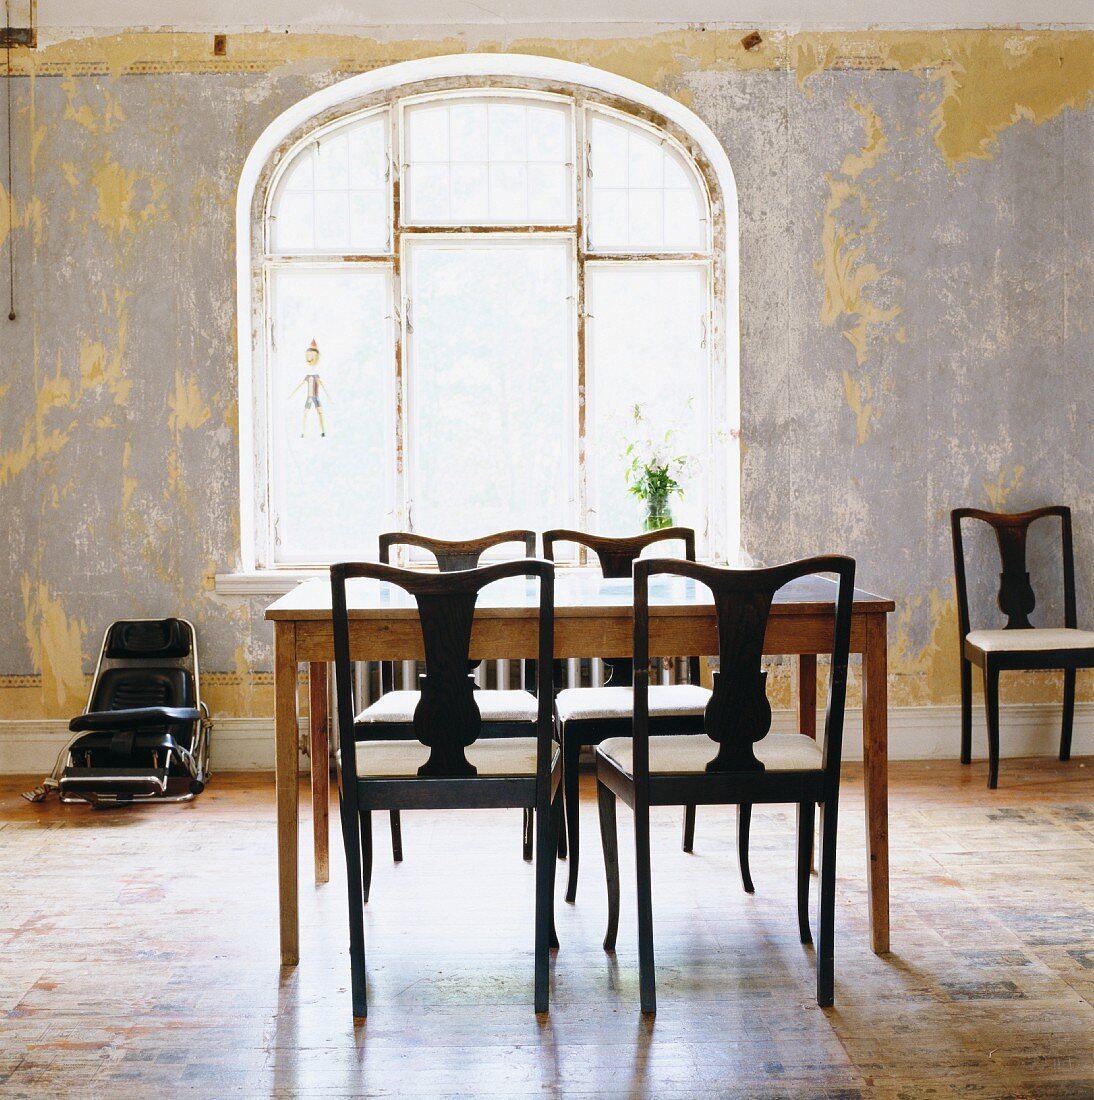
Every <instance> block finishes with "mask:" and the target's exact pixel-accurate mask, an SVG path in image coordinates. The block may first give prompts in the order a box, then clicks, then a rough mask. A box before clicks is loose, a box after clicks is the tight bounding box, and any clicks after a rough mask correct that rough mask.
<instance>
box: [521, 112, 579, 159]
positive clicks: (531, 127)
mask: <svg viewBox="0 0 1094 1100" xmlns="http://www.w3.org/2000/svg"><path fill="white" fill-rule="evenodd" d="M567 114H568V113H567V112H565V111H560V110H558V109H557V108H556V107H529V108H528V122H527V126H528V159H529V160H530V161H546V162H548V163H553V164H564V163H565V162H566V161H567V160H569V154H568V152H567V149H568V148H569V142H568V141H567V131H568V126H567V123H568V121H569V120H568V117H567Z"/></svg>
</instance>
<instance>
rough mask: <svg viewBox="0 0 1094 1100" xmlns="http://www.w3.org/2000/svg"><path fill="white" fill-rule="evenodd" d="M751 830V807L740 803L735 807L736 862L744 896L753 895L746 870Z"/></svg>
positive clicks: (752, 887) (750, 881)
mask: <svg viewBox="0 0 1094 1100" xmlns="http://www.w3.org/2000/svg"><path fill="white" fill-rule="evenodd" d="M751 829H752V806H751V804H749V803H747V802H742V803H740V804H739V805H738V806H737V862H738V864H739V865H740V868H741V885H742V886H743V887H744V889H745V893H746V894H754V893H755V892H756V887H755V886H753V885H752V873H751V871H750V870H749V868H748V835H749V832H750V831H751Z"/></svg>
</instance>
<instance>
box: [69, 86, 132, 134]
mask: <svg viewBox="0 0 1094 1100" xmlns="http://www.w3.org/2000/svg"><path fill="white" fill-rule="evenodd" d="M61 90H62V91H63V92H64V93H65V100H66V102H65V119H66V120H67V121H69V122H75V123H77V124H78V125H80V126H82V127H83V128H84V129H85V130H87V132H88V133H90V134H98V133H103V134H109V133H110V132H111V131H112V130H116V129H117V127H118V124H119V123H120V122H124V121H125V112H124V111H123V110H122V105H121V104H120V103H119V102H118V99H117V97H116V96H114V95H113V94H112V93H111V91H110V89H109V88H108V87H103V88H100V91H101V92H102V96H103V111H102V114H101V115H100V114H96V113H95V111H94V110H93V109H92V107H91V105H90V104H88V103H81V104H80V105H79V107H77V106H76V97H77V96H78V94H79V91H78V89H77V87H76V79H75V77H74V76H72V75H70V76H68V77H66V78H65V79H64V80H62V81H61Z"/></svg>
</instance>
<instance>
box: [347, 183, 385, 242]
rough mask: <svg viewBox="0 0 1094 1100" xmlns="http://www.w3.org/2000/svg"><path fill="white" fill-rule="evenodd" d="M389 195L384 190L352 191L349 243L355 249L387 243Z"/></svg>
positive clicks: (350, 198)
mask: <svg viewBox="0 0 1094 1100" xmlns="http://www.w3.org/2000/svg"><path fill="white" fill-rule="evenodd" d="M386 198H387V196H386V195H384V193H383V192H382V191H352V192H351V193H350V197H349V243H350V245H351V247H352V248H353V249H354V251H360V252H366V251H371V250H372V249H373V248H374V247H375V244H376V242H377V241H380V240H382V241H383V242H384V244H385V245H386V244H387V237H386V234H387V201H386Z"/></svg>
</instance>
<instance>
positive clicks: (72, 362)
mask: <svg viewBox="0 0 1094 1100" xmlns="http://www.w3.org/2000/svg"><path fill="white" fill-rule="evenodd" d="M985 48H987V47H985ZM73 49H74V50H75V47H74V48H73ZM87 49H88V50H90V49H91V47H87ZM75 52H76V53H78V50H76V51H75ZM559 52H560V53H562V54H563V55H566V54H567V50H566V48H565V44H564V43H563V44H561V45H560V47H559ZM307 55H308V50H307V48H306V45H300V46H299V47H298V48H297V49H296V50H295V52H294V54H293V55H292V56H290V57H288V58H287V59H284V60H282V61H281V62H279V63H277V64H274V63H272V62H269V63H265V64H263V65H261V66H257V68H258V69H259V71H241V70H240V69H231V68H229V69H226V70H225V71H195V72H180V71H162V72H159V71H148V72H136V71H128V70H125V69H124V68H122V69H121V70H120V71H113V72H112V71H101V69H100V71H93V72H88V73H86V74H82V73H81V72H80V67H79V65H78V64H77V63H76V62H75V61H73V62H72V63H71V64H69V65H68V68H67V69H66V68H65V66H64V65H63V64H62V63H61V61H58V63H57V65H56V66H55V71H51V70H50V68H49V66H46V65H44V66H43V67H42V70H41V71H38V72H36V73H35V74H34V75H33V77H31V76H29V75H24V76H19V77H16V78H15V79H14V81H13V87H12V96H13V112H14V126H13V138H14V164H15V166H16V184H15V188H14V198H15V205H16V219H15V224H16V228H15V231H14V233H13V241H14V245H15V276H16V307H17V310H18V319H17V320H16V321H15V322H13V323H9V322H8V321H6V320H3V319H0V372H2V373H0V514H2V517H3V520H2V523H0V712H3V713H2V714H0V716H3V717H21V716H27V715H32V716H33V715H62V714H67V713H69V712H71V711H72V710H73V709H79V706H78V704H79V703H80V702H81V700H80V698H79V696H80V694H81V693H82V691H83V678H84V676H85V675H86V674H87V673H88V672H89V671H90V667H91V663H92V661H93V659H94V656H95V653H96V651H97V646H98V639H99V637H100V636H101V631H102V630H103V628H104V627H105V626H106V624H107V623H108V622H109V621H110V620H112V619H115V618H118V617H123V616H143V615H160V614H167V613H171V614H180V615H185V616H187V617H189V618H191V619H193V620H194V621H195V622H196V623H197V624H198V627H199V631H200V634H201V638H202V642H203V648H204V659H205V664H206V667H207V668H208V669H210V670H212V671H214V672H216V673H218V674H220V679H219V680H217V679H216V678H213V679H212V680H211V681H210V682H211V683H213V684H214V687H216V690H217V691H218V692H219V694H218V695H217V698H216V705H217V707H218V709H220V710H222V711H224V712H226V713H238V714H249V713H268V712H269V709H270V707H269V696H268V689H265V688H264V687H263V684H264V683H266V680H267V679H268V678H265V677H258V678H256V677H255V676H254V673H255V672H258V673H265V672H268V670H269V668H270V642H271V637H272V632H271V629H270V627H269V625H268V624H266V623H265V622H264V621H263V620H262V608H263V607H264V605H265V603H266V602H268V601H267V600H266V599H265V598H261V597H257V598H254V599H238V598H229V597H224V596H218V595H217V594H216V593H215V592H214V591H213V583H212V577H213V574H214V573H216V572H225V571H230V570H231V569H232V568H234V567H235V565H236V564H237V560H238V553H239V549H238V546H239V501H238V466H239V453H238V441H237V429H236V422H237V416H238V404H237V396H238V391H237V381H238V380H237V367H236V355H235V341H236V336H235V256H234V195H235V188H236V183H237V180H238V177H239V173H240V170H241V167H242V165H243V162H244V159H245V157H246V156H247V153H248V151H249V150H250V148H251V146H252V144H253V143H254V141H255V140H256V138H257V137H258V135H259V134H260V132H261V131H262V129H263V128H264V127H265V126H266V125H267V124H268V123H269V122H270V121H271V120H272V119H273V118H274V117H276V116H277V115H278V114H279V113H280V112H282V111H284V110H285V109H286V108H287V107H289V106H290V105H291V104H293V103H294V102H296V101H297V100H299V99H301V98H302V97H303V96H305V95H307V94H309V93H311V92H312V91H314V90H315V89H316V88H317V87H319V86H321V85H323V84H326V83H329V82H330V81H332V80H335V79H339V78H341V77H342V76H345V75H349V74H348V72H346V71H340V70H338V69H337V68H334V67H332V63H331V62H329V61H326V60H324V59H323V57H321V56H316V57H314V58H312V57H309V56H307ZM573 55H574V57H575V59H577V60H581V59H582V58H583V56H584V55H583V54H582V53H581V51H579V50H577V49H576V48H575V49H574V51H573ZM66 56H67V55H66ZM108 56H112V57H113V56H116V54H112V55H108ZM62 60H63V59H62ZM91 67H92V68H94V66H91ZM605 67H610V65H606V66H605ZM153 68H154V67H153ZM108 69H109V66H108ZM628 75H630V74H629V73H628ZM799 75H800V74H799V73H796V72H795V71H793V69H792V68H791V67H790V66H789V65H778V64H772V65H771V66H768V67H765V68H757V69H756V70H748V69H734V68H731V67H729V68H727V67H720V66H717V65H709V64H707V63H706V62H705V61H701V60H700V61H696V62H695V63H694V64H689V63H688V62H687V60H686V59H685V60H684V61H682V62H679V64H678V66H677V69H676V70H674V72H673V73H672V74H671V76H668V77H666V76H664V75H663V74H662V77H661V78H660V79H661V84H662V86H663V87H665V88H666V90H669V91H670V92H671V93H672V94H675V95H678V96H680V98H682V99H684V101H685V102H687V103H688V104H689V105H690V106H691V107H692V108H693V110H695V111H696V113H697V114H698V115H699V116H700V117H701V118H703V119H704V120H705V121H706V122H707V123H708V124H709V125H710V127H711V128H712V129H713V131H714V132H715V133H716V134H717V135H718V137H719V139H720V140H721V141H722V143H723V144H724V146H725V149H726V151H727V152H728V155H729V158H730V161H731V163H732V165H733V169H734V172H735V174H736V178H737V185H738V189H739V198H740V225H741V239H740V261H741V393H742V407H743V424H742V438H743V443H744V459H743V490H742V492H743V505H742V531H743V542H744V546H745V548H746V549H747V550H748V551H749V552H750V553H751V554H752V555H753V556H754V557H755V558H756V559H758V560H759V561H762V562H775V561H777V560H780V559H784V558H788V557H792V556H799V555H803V554H807V553H812V552H815V551H821V550H825V551H841V552H846V553H850V554H853V555H854V556H855V557H856V558H858V560H859V576H860V579H861V583H862V585H863V586H864V587H867V588H870V589H873V590H875V591H878V592H881V593H883V594H886V595H889V596H891V597H892V598H894V599H895V600H896V601H897V608H898V611H897V614H896V615H895V616H894V617H893V621H892V624H891V635H890V637H891V643H892V650H891V671H892V680H893V702H896V703H919V702H952V701H953V700H954V697H955V691H956V684H957V680H956V673H957V670H956V662H955V659H954V658H955V654H956V644H955V639H954V637H953V636H952V634H953V631H954V630H955V629H956V627H955V619H954V614H953V601H952V590H951V577H952V563H951V559H950V548H949V534H948V510H949V509H950V508H951V507H954V506H957V505H961V504H973V505H979V506H985V507H992V506H998V507H1005V508H1007V509H1008V510H1019V509H1023V508H1026V507H1032V506H1036V505H1040V504H1044V503H1048V502H1058V501H1062V502H1068V503H1070V504H1071V505H1072V506H1073V507H1074V508H1075V510H1076V515H1075V521H1076V530H1077V534H1078V542H1077V547H1076V550H1077V557H1078V565H1079V568H1078V574H1079V601H1080V608H1085V609H1086V611H1087V613H1088V614H1087V620H1088V622H1089V621H1090V620H1091V615H1090V611H1091V609H1092V608H1094V497H1092V494H1091V485H1092V476H1091V475H1092V458H1094V450H1092V447H1091V439H1090V425H1091V419H1092V418H1091V407H1090V403H1091V391H1092V386H1091V361H1092V354H1091V353H1092V350H1094V349H1092V338H1091V327H1090V325H1091V316H1092V309H1091V306H1092V281H1091V266H1092V255H1094V250H1092V245H1091V241H1092V232H1091V230H1092V228H1094V224H1092V222H1094V202H1092V199H1094V160H1092V158H1094V141H1092V138H1094V132H1092V130H1094V114H1092V112H1091V111H1090V110H1081V109H1077V108H1076V107H1072V106H1064V107H1063V108H1062V109H1060V110H1059V111H1056V112H1055V113H1053V114H1052V116H1051V117H1047V118H1045V119H1044V120H1043V121H1040V122H1039V123H1038V122H1035V121H1033V120H1030V119H1029V118H1020V119H1019V120H1017V121H1015V122H1014V123H1013V124H1012V125H1008V126H1007V127H1006V128H1004V129H1002V130H1001V132H999V133H998V135H997V138H996V142H995V144H994V145H992V147H991V149H990V156H988V157H986V158H984V159H981V158H980V157H979V156H971V157H968V158H967V159H963V160H962V161H961V162H960V163H956V164H953V163H948V161H947V157H945V156H944V155H942V153H941V152H940V149H939V147H938V144H937V143H936V142H935V141H934V140H933V136H932V135H933V134H934V133H935V132H936V130H937V119H936V117H935V116H936V112H937V111H938V109H939V104H940V101H941V99H942V97H943V95H945V94H947V93H946V90H945V87H944V85H943V84H942V83H941V82H938V81H931V80H925V79H924V78H923V76H922V74H921V73H917V72H912V71H899V70H898V69H896V68H884V69H878V70H876V71H871V70H861V69H857V68H854V67H847V68H841V67H838V66H837V67H835V68H831V67H830V68H825V69H823V70H822V71H819V72H816V73H815V74H812V75H810V76H809V78H808V81H807V82H806V83H805V85H804V87H803V86H802V84H801V82H800V80H799ZM1084 94H1085V93H1084ZM1082 102H1083V103H1085V102H1086V99H1085V98H1084V99H1083V100H1082ZM879 129H880V133H881V134H882V135H883V136H882V138H881V139H880V140H879V138H878V130H879ZM848 158H850V159H848ZM3 218H4V219H5V221H4V222H3V223H0V229H4V228H6V214H5V215H3ZM3 235H6V234H0V236H3ZM858 250H861V251H858ZM4 258H5V259H6V250H5V253H4ZM5 285H6V280H5ZM833 288H835V290H836V291H838V294H837V298H838V299H839V300H834V299H833V298H832V291H833ZM826 289H827V291H828V292H829V298H828V300H827V302H826V297H825V295H826ZM840 294H842V295H844V297H842V298H839V295H840ZM5 312H6V311H5ZM864 317H865V318H866V321H865V323H864V322H863V318H864ZM849 331H850V332H851V334H852V335H855V334H856V331H857V332H858V334H859V335H858V337H857V338H858V340H859V345H860V346H859V347H857V348H856V346H855V345H854V344H853V343H852V341H851V340H850V339H848V337H847V335H846V333H847V332H849ZM1043 543H1044V544H1043V545H1042V541H1041V540H1038V541H1037V542H1036V543H1035V545H1034V547H1033V558H1034V564H1035V566H1036V567H1041V566H1044V567H1045V568H1046V569H1047V570H1048V576H1049V584H1050V588H1053V586H1055V585H1056V584H1058V575H1057V574H1056V573H1055V572H1053V570H1052V568H1051V555H1050V554H1049V552H1048V547H1049V545H1050V543H1051V540H1049V539H1045V540H1043ZM995 568H996V567H995V565H994V563H992V565H991V571H992V572H994V570H995ZM1053 591H1054V588H1053ZM1042 603H1043V606H1042V614H1043V619H1042V621H1048V620H1049V619H1050V618H1051V616H1052V614H1053V613H1054V612H1055V613H1057V614H1058V608H1059V600H1058V599H1057V598H1056V597H1055V596H1054V595H1053V596H1052V598H1049V593H1048V592H1047V591H1046V596H1045V598H1044V600H1043V601H1042ZM74 703H75V704H77V705H76V706H75V707H74Z"/></svg>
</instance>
